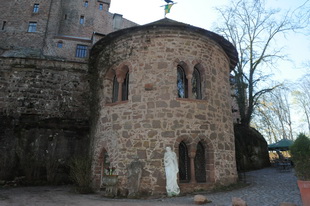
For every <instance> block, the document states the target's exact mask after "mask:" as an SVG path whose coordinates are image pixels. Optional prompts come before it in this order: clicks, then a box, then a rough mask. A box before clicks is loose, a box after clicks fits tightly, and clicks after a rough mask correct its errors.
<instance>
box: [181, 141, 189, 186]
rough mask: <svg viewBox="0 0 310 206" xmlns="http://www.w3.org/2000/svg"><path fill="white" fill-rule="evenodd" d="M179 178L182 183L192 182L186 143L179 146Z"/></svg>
mask: <svg viewBox="0 0 310 206" xmlns="http://www.w3.org/2000/svg"><path fill="white" fill-rule="evenodd" d="M179 178H180V182H189V181H190V160H189V157H188V150H187V146H186V144H185V142H183V141H182V142H180V145H179Z"/></svg>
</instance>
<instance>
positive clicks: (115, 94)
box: [112, 75, 119, 102]
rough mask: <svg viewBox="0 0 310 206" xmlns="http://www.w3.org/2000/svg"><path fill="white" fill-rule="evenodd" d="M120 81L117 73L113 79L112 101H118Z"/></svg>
mask: <svg viewBox="0 0 310 206" xmlns="http://www.w3.org/2000/svg"><path fill="white" fill-rule="evenodd" d="M118 87H119V84H118V81H117V77H116V75H115V76H114V79H113V94H112V102H117V101H118Z"/></svg>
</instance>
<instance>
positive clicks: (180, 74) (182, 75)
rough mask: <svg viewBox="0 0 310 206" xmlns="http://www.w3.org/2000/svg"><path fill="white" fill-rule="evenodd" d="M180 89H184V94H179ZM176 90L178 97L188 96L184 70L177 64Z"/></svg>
mask: <svg viewBox="0 0 310 206" xmlns="http://www.w3.org/2000/svg"><path fill="white" fill-rule="evenodd" d="M180 79H181V80H182V82H180V81H179V80H180ZM181 87H182V88H181ZM181 89H183V90H184V96H182V95H181V94H180V93H181V92H180V90H181ZM177 90H178V98H188V81H187V78H186V73H185V70H184V69H183V67H182V66H180V65H178V67H177Z"/></svg>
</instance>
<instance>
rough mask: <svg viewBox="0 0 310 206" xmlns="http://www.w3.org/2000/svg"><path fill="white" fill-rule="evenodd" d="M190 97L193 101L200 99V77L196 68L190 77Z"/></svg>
mask: <svg viewBox="0 0 310 206" xmlns="http://www.w3.org/2000/svg"><path fill="white" fill-rule="evenodd" d="M192 95H193V98H195V99H201V76H200V72H199V70H198V69H197V68H196V67H195V68H194V71H193V77H192Z"/></svg>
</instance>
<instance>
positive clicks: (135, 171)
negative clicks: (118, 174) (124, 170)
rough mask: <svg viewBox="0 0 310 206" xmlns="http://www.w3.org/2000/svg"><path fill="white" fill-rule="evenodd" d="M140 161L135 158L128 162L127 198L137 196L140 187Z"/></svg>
mask: <svg viewBox="0 0 310 206" xmlns="http://www.w3.org/2000/svg"><path fill="white" fill-rule="evenodd" d="M142 167H143V165H142V163H141V162H140V161H139V160H138V159H135V160H134V161H133V162H131V163H130V165H129V167H128V182H127V185H128V186H127V188H128V197H129V198H138V197H139V195H140V194H139V192H140V191H139V189H140V181H141V175H142Z"/></svg>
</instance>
